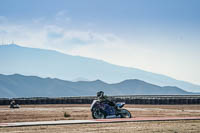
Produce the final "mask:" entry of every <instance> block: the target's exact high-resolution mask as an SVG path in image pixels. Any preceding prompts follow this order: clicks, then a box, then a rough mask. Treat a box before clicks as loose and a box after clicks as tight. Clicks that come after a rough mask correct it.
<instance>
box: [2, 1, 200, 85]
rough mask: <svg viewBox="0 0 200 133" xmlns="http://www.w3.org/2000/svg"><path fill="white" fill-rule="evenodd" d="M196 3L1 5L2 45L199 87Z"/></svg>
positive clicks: (198, 5) (199, 27)
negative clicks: (72, 57)
mask: <svg viewBox="0 0 200 133" xmlns="http://www.w3.org/2000/svg"><path fill="white" fill-rule="evenodd" d="M199 12H200V1H199V0H15V1H14V0H1V1H0V41H1V43H10V42H12V41H14V42H15V43H17V44H19V45H22V46H29V47H39V48H46V49H55V50H58V51H61V52H64V53H69V54H73V55H80V56H86V57H92V58H97V59H102V60H105V61H107V62H110V63H113V64H118V65H121V66H129V67H136V68H140V69H143V70H147V71H150V72H155V73H160V74H165V75H168V76H171V77H174V78H176V79H178V80H185V81H190V82H192V83H196V84H200V71H199V70H198V69H199V68H200V62H199V61H198V60H199V57H200V52H199V51H200V37H199V36H200V13H199Z"/></svg>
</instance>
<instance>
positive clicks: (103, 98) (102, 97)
mask: <svg viewBox="0 0 200 133" xmlns="http://www.w3.org/2000/svg"><path fill="white" fill-rule="evenodd" d="M97 98H98V100H99V101H100V102H101V103H107V104H109V105H110V106H115V103H114V102H113V101H111V100H109V99H108V97H107V96H105V95H104V92H103V91H99V92H97Z"/></svg>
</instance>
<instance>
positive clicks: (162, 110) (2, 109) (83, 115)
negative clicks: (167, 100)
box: [0, 104, 200, 133]
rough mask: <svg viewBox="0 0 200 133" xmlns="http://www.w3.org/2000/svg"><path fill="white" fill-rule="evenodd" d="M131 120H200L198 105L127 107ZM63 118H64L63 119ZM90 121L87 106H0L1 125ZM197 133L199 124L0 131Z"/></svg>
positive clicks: (27, 128)
mask: <svg viewBox="0 0 200 133" xmlns="http://www.w3.org/2000/svg"><path fill="white" fill-rule="evenodd" d="M125 108H126V109H128V110H129V111H130V112H131V113H132V115H133V117H144V116H145V117H152V116H153V117H160V116H163V117H164V116H200V105H126V106H125ZM64 114H67V115H65V116H64ZM67 119H68V120H76V119H77V120H80V119H92V117H91V112H90V105H78V104H71V105H69V104H67V105H64V104H63V105H22V106H21V108H20V109H10V108H8V106H0V123H7V122H22V121H47V120H67ZM135 131H137V132H142V133H145V132H173V133H175V132H199V131H200V121H199V120H195V121H192V120H188V121H167V122H130V123H112V124H111V123H109V124H108V123H107V124H88V125H87V124H77V125H62V126H36V127H18V128H0V133H4V132H5V133H6V132H13V133H14V132H22V133H24V132H29V133H34V132H42V133H43V132H48V133H56V132H57V133H62V132H72V133H82V132H90V133H105V132H109V133H132V132H135Z"/></svg>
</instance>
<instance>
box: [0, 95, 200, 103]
mask: <svg viewBox="0 0 200 133" xmlns="http://www.w3.org/2000/svg"><path fill="white" fill-rule="evenodd" d="M109 98H110V99H112V100H114V101H116V102H125V103H126V104H169V105H173V104H200V95H131V96H109ZM94 99H96V97H94V96H84V97H58V98H50V97H34V98H12V99H9V98H2V99H1V98H0V105H9V104H10V102H11V101H12V100H15V102H16V104H20V105H23V104H91V103H92V101H93V100H94Z"/></svg>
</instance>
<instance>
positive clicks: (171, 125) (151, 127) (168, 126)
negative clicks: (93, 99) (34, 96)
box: [0, 120, 200, 133]
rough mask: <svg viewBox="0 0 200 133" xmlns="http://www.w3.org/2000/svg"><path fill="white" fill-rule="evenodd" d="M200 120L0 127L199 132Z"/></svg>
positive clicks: (55, 132) (64, 132)
mask: <svg viewBox="0 0 200 133" xmlns="http://www.w3.org/2000/svg"><path fill="white" fill-rule="evenodd" d="M199 131H200V120H195V121H192V120H188V121H167V122H158V121H155V122H129V123H107V124H76V125H57V126H32V127H15V128H0V133H8V132H9V133H36V132H38V133H135V132H137V133H151V132H153V133H190V132H192V133H199Z"/></svg>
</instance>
